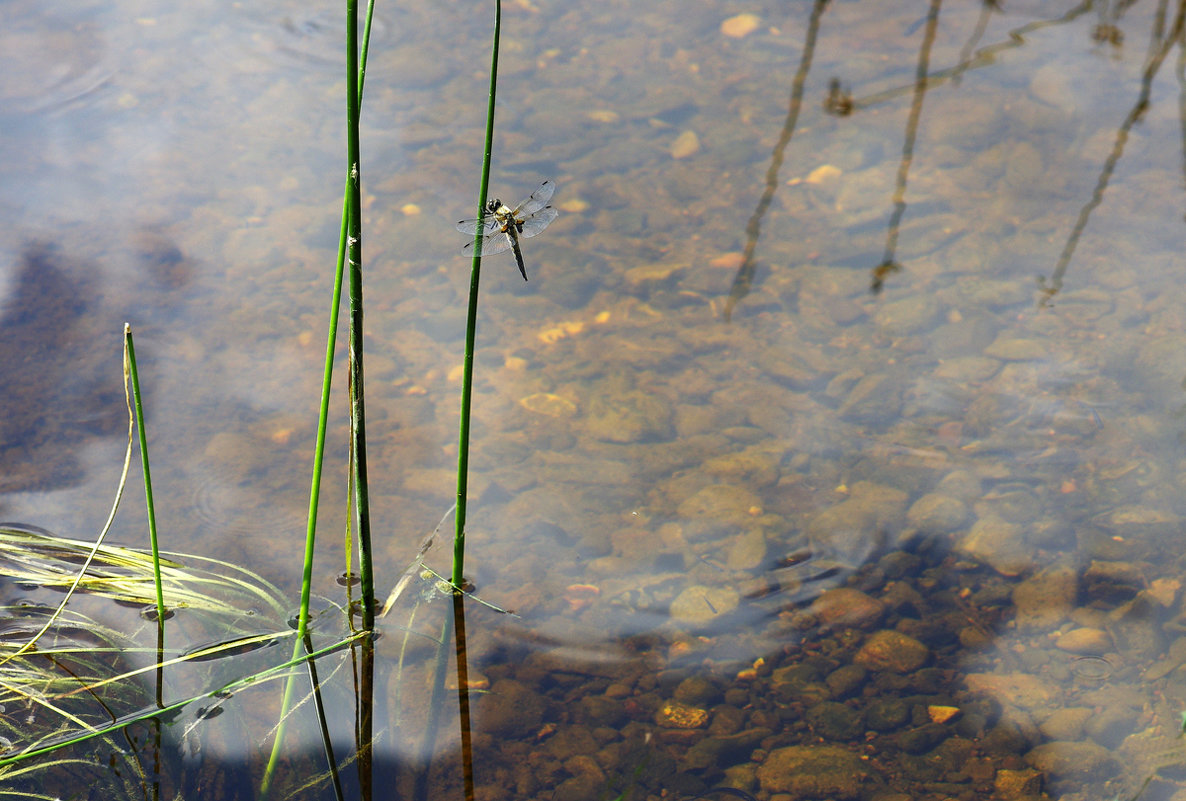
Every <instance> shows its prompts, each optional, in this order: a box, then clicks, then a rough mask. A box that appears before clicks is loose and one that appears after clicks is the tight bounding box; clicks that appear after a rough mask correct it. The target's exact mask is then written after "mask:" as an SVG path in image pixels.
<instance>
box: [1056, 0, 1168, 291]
mask: <svg viewBox="0 0 1186 801" xmlns="http://www.w3.org/2000/svg"><path fill="white" fill-rule="evenodd" d="M1184 15H1186V0H1180V1H1179V3H1178V15H1177V16H1176V17H1175V18H1174V24H1173V28H1172V29H1171V30H1170V33H1169V35H1168V36H1167V37H1166V38H1165V39H1164V40H1163V41H1162V42H1161V43H1160V45H1159V46H1158V47H1157V48H1156V49H1155V50H1154V51H1153V52H1152V53H1151V54H1150V55H1149V58H1148V59H1147V60H1146V62H1145V70H1144V72H1143V74H1142V75H1141V93H1140V95H1139V96H1138V97H1137V102H1136V103H1135V104H1133V107H1132V109H1131V110H1130V111H1129V112H1128V116H1126V117H1125V118H1124V122H1123V123H1121V125H1120V128H1119V130H1117V131H1116V141H1115V143H1114V144H1113V145H1112V152H1110V153H1109V154H1108V158H1107V159H1105V160H1104V168H1103V170H1102V171H1101V172H1100V177H1099V180H1098V181H1096V183H1095V189H1094V190H1093V191H1092V193H1091V199H1090V200H1088V201H1087V203H1086V204H1085V205H1084V206H1083V208H1082V209H1081V210H1080V211H1079V219H1077V220H1075V225H1074V227H1073V228H1072V229H1071V233H1070V235H1069V236H1068V237H1067V243H1066V245H1064V246H1063V249H1062V253H1061V254H1059V257H1058V262H1057V263H1056V264H1055V266H1054V272H1053V273H1051V275H1050V280H1049V282H1047V281H1046V279H1044V278H1039V279H1038V281H1039V283H1040V284H1041V286H1042V298H1041V299H1040V300H1039V301H1038V305H1039V306H1049V305H1050V300H1051V298H1053V297H1054V296H1055V295H1057V294H1058V292H1059V290H1060V289H1062V280H1063V276H1064V275H1065V274H1066V271H1067V267H1068V266H1069V265H1070V263H1071V257H1072V256H1073V255H1074V254H1075V248H1076V247H1077V246H1078V244H1079V237H1080V236H1082V235H1083V230H1084V229H1085V228H1086V227H1087V221H1088V220H1089V219H1090V218H1091V213H1092V212H1093V211H1095V208H1096V206H1098V205H1099V204H1100V203H1101V202H1102V201H1103V199H1104V190H1105V189H1107V188H1108V182H1109V181H1110V180H1111V178H1112V173H1113V172H1114V171H1115V170H1116V164H1117V163H1118V162H1119V161H1120V157H1121V156H1122V155H1124V146H1125V144H1126V143H1127V142H1128V133H1129V131H1131V130H1132V127H1133V126H1134V125H1136V124H1137V122H1139V121H1140V119H1141V117H1142V116H1144V114H1145V112H1146V111H1147V110H1148V108H1149V95H1150V94H1151V93H1152V91H1153V78H1154V77H1156V75H1157V73H1158V71H1159V70H1160V69H1161V65H1162V63H1163V62H1164V61H1165V57H1166V56H1167V55H1169V52H1170V48H1171V47H1173V46H1174V44H1175V43H1176V42H1177V41H1178V39H1179V38H1181V36H1182V29H1183V20H1184Z"/></svg>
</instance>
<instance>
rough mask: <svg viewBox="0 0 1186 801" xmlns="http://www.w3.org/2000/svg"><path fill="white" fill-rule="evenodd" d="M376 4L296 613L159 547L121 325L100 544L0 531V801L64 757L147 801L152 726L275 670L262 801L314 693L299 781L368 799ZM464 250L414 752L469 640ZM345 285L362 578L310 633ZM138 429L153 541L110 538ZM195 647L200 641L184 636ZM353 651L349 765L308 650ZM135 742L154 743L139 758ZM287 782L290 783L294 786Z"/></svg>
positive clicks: (351, 113)
mask: <svg viewBox="0 0 1186 801" xmlns="http://www.w3.org/2000/svg"><path fill="white" fill-rule="evenodd" d="M373 11H374V2H373V0H370V3H369V4H368V6H367V8H366V11H365V24H364V25H363V27H362V36H361V39H360V37H359V8H358V3H357V0H347V2H346V26H345V29H346V37H345V39H346V54H347V59H346V62H347V82H346V86H347V102H346V107H347V148H346V150H347V169H346V182H345V191H344V196H343V203H342V222H341V228H340V237H339V244H338V258H337V265H336V270H335V275H334V282H333V291H332V299H331V306H330V316H329V326H328V334H327V341H326V351H325V364H324V372H323V383H322V394H321V405H320V411H319V416H318V426H317V437H316V446H315V452H314V459H313V470H312V482H311V487H310V493H309V510H308V524H307V529H306V538H305V554H304V565H303V570H302V580H301V593H300V601H299V606H298V609H297V612H296V614H295V615H293V616H291V618H289V616H288V615H287V614H286V609H287V604H286V601H285V599H284V597H283V595H282V593H280V591H279V590H278V589H277V588H276V587H274V586H272V585H271V584H269V583H268V582H267V581H265V580H264V579H263V578H262V577H260V576H258V575H256V574H254V573H252V572H251V571H248V570H245V569H243V568H241V567H239V566H236V565H233V564H229V563H225V562H218V561H217V560H212V559H204V558H201V557H197V556H192V555H177V554H162V553H161V552H160V550H159V546H158V537H157V527H156V520H155V503H154V498H153V492H152V480H151V470H150V466H149V460H148V438H147V436H146V432H145V427H144V413H143V407H142V404H141V397H140V389H139V376H138V373H137V370H136V359H135V346H134V343H133V338H132V333H131V329H130V327H128V326H125V332H124V334H125V351H124V352H125V359H124V369H125V376H124V378H125V391H126V392H127V393H128V413H129V427H128V444H127V450H126V454H125V460H124V468H123V474H122V476H121V480H120V484H119V489H118V491H117V493H116V499H115V502H114V503H113V505H112V509H111V513H110V515H109V516H108V519H107V522H106V524H105V525H104V526H103V529H102V532H101V534H100V535H99V536H98V539H97V540H96V541H95V542H93V543H92V542H85V541H81V540H72V539H67V538H63V537H59V536H55V535H53V534H50V533H49V532H45V531H41V530H38V529H35V528H33V527H26V526H15V525H8V526H4V527H0V577H2V578H6V579H7V580H8V581H10V582H13V585H14V586H15V587H16V588H18V589H19V592H18V593H17V595H18V597H16V598H14V599H12V600H11V601H10V602H9V603H6V604H4V605H0V797H4V796H5V795H15V796H16V797H22V798H47V799H48V798H55V797H59V796H60V795H62V794H63V792H62V788H61V787H60V786H57V783H59V780H58V779H57V778H55V777H57V776H60V775H61V772H60V771H56V770H53V769H55V768H62V767H64V766H73V767H74V768H77V769H76V770H75V769H72V770H71V771H67V773H68V774H69V775H70V776H71V777H72V779H74V780H77V779H79V778H80V777H82V778H84V780H86V781H91V784H92V787H100V786H104V783H107V784H110V785H111V786H110V787H105V786H104V789H103V790H102V792H103V793H105V794H107V796H108V797H138V796H141V795H145V796H146V797H147V796H148V795H151V796H152V797H158V796H159V794H160V792H161V787H162V785H161V782H162V781H163V780H165V779H167V777H166V776H165V775H164V774H165V773H167V772H168V769H169V761H170V760H169V758H168V749H167V748H164V747H163V746H162V726H180V736H179V737H177V738H175V739H181V740H182V741H185V739H186V737H188V736H190V735H191V734H193V733H194V732H195V730H197V729H199V728H200V727H201V725H202V724H203V722H204V721H209V720H212V719H213V718H215V717H216V716H218V715H219V714H220V713H221V712H222V711H223V710H224V708H225V707H226V706H227V704H226V701H227V699H229V698H231V697H232V696H234V695H235V693H237V692H240V691H242V690H244V689H245V688H247V687H249V686H252V685H255V684H258V683H260V682H263V681H266V680H268V679H272V678H284V679H285V683H284V684H285V689H284V693H283V699H282V702H281V704H280V711H279V714H278V715H277V719H276V722H275V724H274V726H273V727H272V729H271V730H270V731H269V732H268V733H269V734H271V735H272V736H273V749H272V754H271V758H270V759H269V761H268V764H267V766H266V768H265V769H264V770H263V771H262V775H261V778H260V780H259V785H258V796H259V797H266V796H268V794H269V792H270V791H271V790H272V786H273V783H274V781H275V776H276V770H277V766H278V764H279V762H280V758H281V754H282V753H283V742H284V734H285V727H286V725H287V723H288V721H289V720H290V717H291V714H292V710H293V709H294V708H296V707H299V706H302V705H304V702H305V701H307V700H312V704H311V706H314V707H315V708H316V710H317V713H318V720H319V721H320V724H321V727H322V733H323V738H322V739H323V744H324V746H325V750H326V761H325V762H324V763H323V768H324V769H323V770H320V771H316V774H315V776H313V777H311V778H309V777H306V778H307V780H306V781H304V782H303V783H301V785H300V787H301V788H307V787H308V786H309V785H310V784H315V783H319V782H325V783H327V784H329V785H331V786H332V787H333V790H334V794H335V795H336V796H337V797H338V798H343V797H344V792H343V789H342V787H343V785H342V783H341V781H340V777H339V775H338V771H339V769H340V768H341V767H342V766H343V765H346V764H351V763H356V764H357V765H358V770H359V776H358V788H359V792H360V794H361V795H362V797H364V798H369V797H371V792H370V790H371V788H370V780H369V778H368V770H369V760H370V757H371V746H372V737H373V732H372V721H371V714H372V712H371V709H372V703H371V702H372V694H373V675H374V653H373V648H372V641H373V634H374V628H375V617H376V611H377V604H376V599H375V576H374V566H373V560H372V557H371V535H370V511H369V503H368V495H367V487H368V477H367V450H366V425H365V403H364V397H365V396H364V370H363V364H364V363H363V335H362V320H363V301H362V289H363V282H362V277H363V270H362V266H363V257H362V253H363V250H362V244H363V234H362V222H361V217H362V215H361V203H360V193H361V183H362V169H361V158H360V152H359V151H360V148H359V119H360V109H361V105H362V98H363V87H364V82H365V75H366V57H367V43H368V41H369V34H370V29H371V19H372V16H373ZM500 27H501V3H500V2H499V0H495V28H494V46H493V52H492V64H491V75H490V95H489V105H488V108H487V127H486V147H485V152H484V159H483V162H482V171H481V182H480V189H479V216H481V214H482V213H484V212H485V211H486V210H487V204H486V194H487V191H488V185H489V173H490V154H491V151H492V142H493V120H494V103H495V86H496V82H497V75H498V71H497V67H498V38H499V31H500ZM475 236H476V237H478V238H479V239H480V231H475ZM475 244H477V242H475ZM474 251H475V255H474V258H473V263H472V268H471V278H470V294H469V313H468V320H467V327H466V340H465V356H464V360H465V361H464V374H463V381H462V398H461V425H460V432H459V436H460V447H459V449H458V468H457V504H456V507H455V512H456V515H455V517H456V520H455V528H454V547H453V564H452V569H451V571H450V579H449V581H448V582H446V581H445V580H444V579H441V578H440V577H437V578H438V579H439V580H438V581H437V584H439V585H444V586H445V587H446V588H448V592H449V594H451V595H452V596H453V598H454V613H453V615H452V616H446V619H445V620H446V622H445V623H444V628H443V630H442V631H441V633H440V637H439V638H434V639H436V642H437V648H438V651H437V660H436V669H435V673H434V679H433V681H432V687H433V690H432V699H431V703H430V710H432V714H431V716H430V719H429V721H428V723H427V725H426V729H427V730H426V731H425V732H424V749H425V750H424V753H425V754H431V752H432V749H433V744H434V742H435V738H436V728H437V725H438V717H437V714H436V710H439V708H440V707H441V703H442V699H443V693H444V686H445V667H446V665H447V664H448V651H447V647H446V646H447V645H448V644H449V643H450V642H451V641H455V642H457V643H459V645H458V647H457V669H458V671H459V673H460V676H459V680H458V686H459V687H460V688H462V691H461V713H462V720H463V722H464V721H467V720H468V700H467V699H466V696H465V692H464V688H465V687H466V682H465V658H464V646H463V645H461V644H460V643H462V642H463V637H464V618H463V603H464V600H465V598H466V597H468V595H467V593H465V592H464V590H463V589H462V588H463V586H464V574H463V570H464V545H465V521H466V508H467V504H466V501H467V478H468V475H467V473H468V457H469V433H470V405H471V398H472V388H473V352H474V344H475V338H476V319H477V300H478V282H479V276H480V263H481V255H480V251H481V249H480V246H479V247H475V248H474ZM344 283H345V285H346V287H347V295H348V303H347V307H348V319H349V321H348V331H349V334H348V342H349V344H348V350H349V366H348V377H347V387H348V393H349V406H350V429H351V438H350V450H349V457H348V465H347V469H348V474H349V485H350V488H351V501H350V506H351V524H352V525H351V526H350V528H351V529H352V530H351V531H350V532H349V533H350V536H349V537H348V542H350V541H355V540H356V541H357V543H358V561H357V566H358V567H357V579H355V577H354V576H353V575H352V574H353V573H354V569H353V567H352V565H353V564H354V560H353V556H352V554H351V553H350V550H351V548H349V547H348V549H347V554H346V563H347V569H346V581H345V584H346V586H347V587H353V585H354V584H355V583H357V585H358V592H359V594H360V597H359V598H358V599H357V600H353V599H351V598H350V597H349V595H348V597H347V599H346V602H345V603H343V604H341V605H338V606H337V607H336V610H337V618H338V620H339V622H340V623H341V624H342V625H338V626H329V627H327V628H328V631H327V632H322V633H321V636H320V638H319V641H318V642H317V643H315V642H314V639H313V635H312V631H311V622H312V621H311V614H310V602H311V598H312V594H313V552H314V544H315V541H316V519H317V511H318V505H319V498H320V487H321V476H322V469H323V465H324V456H325V441H326V431H327V427H328V417H329V402H330V394H331V386H332V379H333V363H334V354H335V351H336V347H337V332H338V324H339V310H340V308H341V301H342V297H341V296H342V289H343V284H344ZM134 431H135V432H138V444H139V450H140V454H141V464H142V469H143V476H144V488H145V495H146V501H147V510H148V527H149V534H150V537H149V538H150V549H149V550H140V549H133V548H125V547H119V546H111V545H107V544H105V543H104V542H103V539H104V537H105V536H106V533H107V531H108V530H110V528H111V524H112V521H113V519H114V516H115V513H116V509H117V508H118V505H119V498H120V497H121V496H122V493H123V489H124V487H125V485H126V480H127V475H128V471H129V466H130V463H131V458H132V453H133V450H134V448H133V442H134V437H133V432H134ZM451 511H452V510H451ZM447 516H448V515H447V514H446V518H447ZM443 524H444V520H442V525H443ZM438 528H439V527H438ZM434 536H435V532H434V535H431V536H430V537H429V538H428V540H426V544H425V545H424V546H423V547H422V548H421V551H420V553H419V554H418V555H417V558H416V560H415V561H414V562H413V564H412V565H411V566H410V567H409V569H408V570H407V571H405V573H404V574H403V576H401V577H400V579H399V581H398V583H397V587H396V589H395V590H394V591H393V592H392V594H391V595H390V596H389V597H388V602H387V604H386V606H385V608H384V610H383V612H384V613H386V611H387V608H389V607H390V606H391V605H392V603H394V602H395V601H396V600H397V598H398V597H399V595H400V593H402V592H403V590H404V589H405V588H406V587H407V586H408V585H409V583H410V582H411V581H413V580H417V579H419V578H420V574H421V572H422V570H424V569H425V566H424V564H423V560H424V557H425V553H426V551H427V549H428V546H429V545H431V543H432V540H433V537H434ZM351 591H352V590H351ZM351 591H348V592H351ZM47 594H48V596H49V597H50V599H51V600H52V599H53V598H60V600H59V602H58V603H47V602H46V598H47ZM68 603H69V604H70V606H67V604H68ZM113 603H114V604H116V605H119V606H123V607H127V610H125V611H126V614H123V615H122V617H120V618H119V622H118V623H114V624H113V623H111V622H110V618H111V614H112V605H113ZM333 609H334V607H331V611H333ZM453 635H456V638H454V637H453ZM175 639H183V640H184V641H185V642H186V643H187V646H186V647H185V648H178V647H176V646H173V645H171V643H170V641H171V640H175ZM285 641H291V648H292V650H291V652H290V653H289V655H288V656H287V657H284V656H279V655H277V654H276V652H275V649H269V648H268V646H272V645H275V644H277V643H283V642H285ZM194 642H201V643H202V644H200V645H197V646H194V645H193V643H194ZM346 647H350V648H351V649H352V650H353V649H357V653H356V654H355V656H354V658H352V659H351V660H350V662H349V664H350V667H351V669H352V670H353V672H354V675H355V685H354V686H355V688H356V690H357V698H358V707H357V709H358V711H357V715H356V720H355V723H356V725H355V737H356V742H355V753H354V754H353V756H351V757H347V758H345V759H343V758H341V757H340V756H337V755H335V754H334V752H333V744H332V743H333V738H332V737H330V736H329V733H328V730H327V724H326V714H325V711H324V709H323V707H322V704H321V697H320V681H319V678H318V675H317V660H318V658H321V657H324V656H326V655H328V654H331V653H334V652H336V651H340V650H342V649H344V648H346ZM232 657H233V659H232ZM228 664H233V665H234V669H231V670H229V671H228V669H227V666H228ZM334 664H335V669H337V668H340V667H341V666H342V665H343V664H345V663H344V662H343V661H341V660H338V661H337V662H335V663H334ZM215 667H217V669H215ZM302 676H308V677H309V678H310V679H311V687H312V689H311V690H301V689H300V688H299V680H300V679H301V677H302ZM298 696H300V697H299V698H298ZM199 733H200V732H199ZM195 736H196V735H195ZM463 740H464V741H465V745H468V725H466V726H465V727H464V729H463ZM96 742H98V743H100V744H101V746H100V747H98V753H104V754H110V755H111V756H110V759H109V761H108V764H107V765H102V764H99V760H97V758H96V757H95V752H94V751H92V752H91V753H89V754H88V753H87V752H85V751H83V752H80V751H77V750H72V749H77V748H80V747H81V748H86V747H88V746H89V747H91V748H92V749H94V748H95V743H96ZM146 748H147V749H148V751H147V752H148V753H150V755H151V758H150V759H149V760H148V761H147V762H146V760H145V758H144V755H145V749H146ZM195 748H196V746H195ZM90 773H94V774H96V775H99V774H102V775H101V776H100V778H95V779H94V780H93V781H92V780H91V779H88V778H86V776H88V775H89V774H90ZM467 778H469V772H468V769H467ZM95 782H98V784H95ZM467 787H468V788H469V789H470V791H471V792H472V781H469V782H467ZM10 788H12V789H10ZM421 788H422V789H423V783H421ZM298 789H299V788H298ZM289 791H290V792H294V790H293V788H292V787H289Z"/></svg>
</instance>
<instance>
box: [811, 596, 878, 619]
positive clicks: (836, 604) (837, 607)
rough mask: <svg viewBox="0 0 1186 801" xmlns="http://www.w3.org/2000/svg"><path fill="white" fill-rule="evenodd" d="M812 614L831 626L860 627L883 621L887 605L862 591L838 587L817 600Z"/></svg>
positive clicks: (812, 608)
mask: <svg viewBox="0 0 1186 801" xmlns="http://www.w3.org/2000/svg"><path fill="white" fill-rule="evenodd" d="M811 612H812V614H814V615H816V616H817V617H819V619H820V621H821V622H823V623H827V624H829V625H833V626H853V627H859V626H864V625H868V624H872V623H876V622H877V621H879V620H881V618H882V616H883V615H884V614H885V604H883V603H882V602H881V601H879V600H877V599H876V598H870V597H869V596H868V595H866V594H865V593H863V592H861V591H860V590H854V589H852V588H850V587H836V588H834V589H830V590H827V591H825V592H824V593H823V594H822V595H820V597H818V598H816V599H815V603H813V604H812V605H811Z"/></svg>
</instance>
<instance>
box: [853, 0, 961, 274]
mask: <svg viewBox="0 0 1186 801" xmlns="http://www.w3.org/2000/svg"><path fill="white" fill-rule="evenodd" d="M942 5H943V0H931V7H930V10H928V11H927V25H926V29H925V31H924V33H923V37H922V46H921V47H919V49H918V69H917V70H916V71H915V80H914V99H913V100H911V101H910V116H909V117H908V118H907V119H906V140H905V141H904V142H903V143H902V161H901V162H899V164H898V177H897V181H896V183H895V186H894V213H893V214H892V215H891V216H890V222H889V230H888V231H887V232H886V237H885V255H884V256H883V257H882V259H881V264H879V265H877V266H876V267H874V268H873V281H872V282H871V283H870V285H869V289H870V291H872V292H873V293H874V294H876V293H878V292H880V291H881V288H882V285H883V283H884V281H885V277H886V276H887V275H889V274H890V273H895V272H897V271H898V270H900V269H901V267H900V266H899V265H898V263H897V262H896V261H894V254H895V252H896V251H897V249H898V230H899V227H900V226H901V224H902V215H903V214H905V213H906V178H907V176H908V175H909V174H910V163H911V162H912V161H913V160H914V140H915V137H917V136H918V120H919V117H921V116H922V100H923V98H924V97H925V96H926V93H927V68H928V66H929V64H930V60H931V46H932V45H933V44H934V43H935V31H936V30H937V29H938V28H939V8H940V6H942Z"/></svg>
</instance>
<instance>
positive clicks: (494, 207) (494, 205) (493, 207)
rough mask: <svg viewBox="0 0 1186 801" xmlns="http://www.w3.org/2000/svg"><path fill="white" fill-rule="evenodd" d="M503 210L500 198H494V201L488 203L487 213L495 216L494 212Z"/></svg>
mask: <svg viewBox="0 0 1186 801" xmlns="http://www.w3.org/2000/svg"><path fill="white" fill-rule="evenodd" d="M501 208H502V201H501V200H499V199H498V198H494V199H492V200H489V201H487V202H486V211H488V212H490V213H491V214H493V213H494V212H496V211H498V210H499V209H501Z"/></svg>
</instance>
